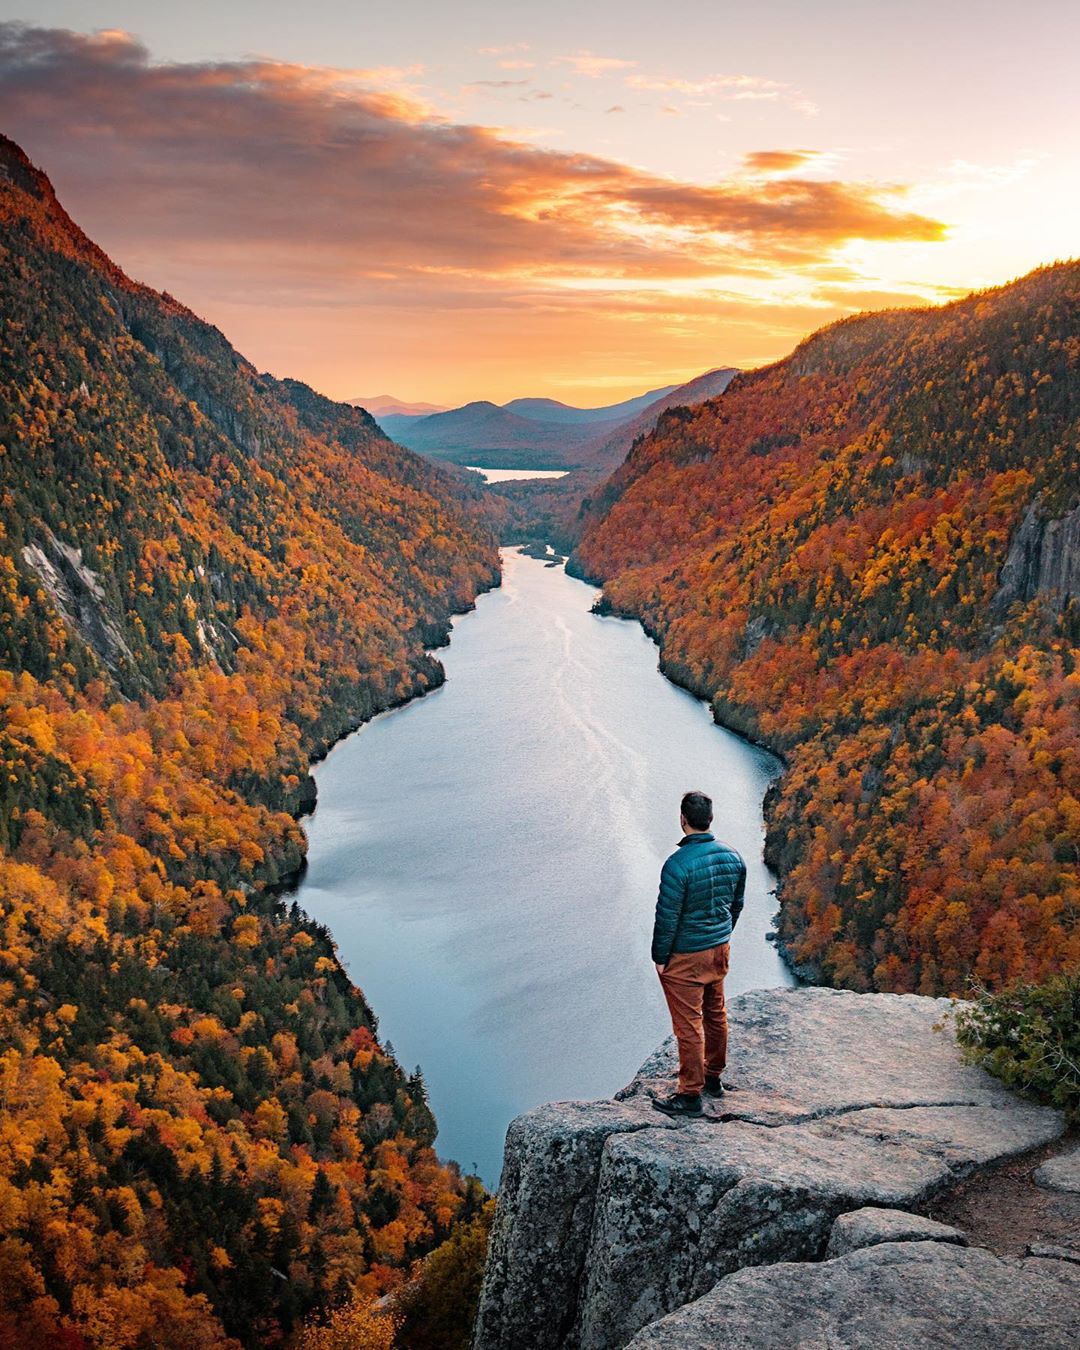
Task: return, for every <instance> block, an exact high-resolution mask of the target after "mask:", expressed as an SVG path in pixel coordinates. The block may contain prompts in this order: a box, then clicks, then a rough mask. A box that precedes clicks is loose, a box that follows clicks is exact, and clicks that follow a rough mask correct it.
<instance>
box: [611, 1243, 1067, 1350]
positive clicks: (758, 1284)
mask: <svg viewBox="0 0 1080 1350" xmlns="http://www.w3.org/2000/svg"><path fill="white" fill-rule="evenodd" d="M1078 1343H1080V1266H1076V1265H1074V1264H1072V1263H1071V1262H1068V1261H1059V1260H1055V1259H1053V1258H1045V1257H1038V1258H1036V1257H1029V1258H1028V1259H1027V1260H1012V1261H1008V1260H1002V1259H1001V1258H999V1257H996V1256H994V1255H993V1254H992V1253H991V1252H988V1251H985V1250H983V1249H982V1248H978V1247H973V1248H963V1247H953V1246H946V1245H945V1244H943V1243H940V1242H890V1243H885V1244H883V1245H880V1246H875V1247H867V1248H863V1249H862V1250H860V1251H856V1252H851V1253H850V1254H849V1255H847V1256H843V1257H841V1258H840V1259H839V1260H836V1261H825V1262H822V1263H820V1264H800V1265H794V1264H784V1265H776V1266H769V1267H768V1268H767V1269H764V1270H742V1271H739V1272H738V1273H737V1274H735V1275H730V1276H728V1278H727V1279H725V1280H721V1281H720V1283H719V1284H718V1285H716V1287H715V1288H714V1289H712V1290H711V1291H710V1292H709V1293H708V1294H706V1295H705V1296H704V1297H703V1298H700V1299H698V1300H697V1301H696V1302H695V1303H691V1304H688V1305H687V1306H686V1307H685V1308H682V1309H680V1310H679V1311H678V1312H676V1313H674V1314H673V1315H671V1316H670V1317H664V1318H661V1319H660V1320H659V1321H658V1322H654V1323H653V1324H652V1326H650V1327H648V1328H647V1329H646V1330H644V1331H643V1332H641V1334H640V1335H638V1336H635V1337H634V1339H633V1340H632V1341H631V1342H630V1346H631V1350H652V1347H654V1346H663V1347H664V1350H701V1348H702V1347H704V1346H724V1347H725V1348H726V1350H790V1347H792V1346H815V1347H817V1346H821V1347H824V1346H828V1347H829V1348H830V1350H883V1347H888V1346H910V1347H928V1346H932V1347H934V1350H973V1347H981V1346H986V1347H991V1346H993V1347H994V1350H1069V1348H1070V1347H1075V1346H1076V1345H1077V1344H1078Z"/></svg>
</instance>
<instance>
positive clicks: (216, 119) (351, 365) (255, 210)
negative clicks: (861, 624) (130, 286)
mask: <svg viewBox="0 0 1080 1350" xmlns="http://www.w3.org/2000/svg"><path fill="white" fill-rule="evenodd" d="M0 20H2V21H3V22H2V23H0V130H3V131H4V132H6V133H7V134H8V135H10V136H12V137H14V138H15V139H16V140H17V141H19V142H20V144H22V146H23V147H24V149H26V151H27V152H28V153H29V154H30V156H31V158H32V159H34V160H35V162H37V163H38V164H40V165H41V166H42V167H43V168H44V169H46V171H47V172H48V173H49V174H50V176H51V177H52V179H53V182H54V183H55V185H56V188H57V191H58V192H59V194H60V197H61V200H62V201H63V202H64V204H65V206H67V208H68V209H69V211H70V212H71V213H72V214H73V215H74V216H75V218H76V219H77V220H78V221H79V223H80V224H82V225H83V227H84V228H85V229H86V230H87V231H88V232H89V233H90V234H91V235H92V236H93V237H94V238H95V239H96V240H97V241H98V242H99V243H100V244H102V245H103V247H105V248H106V249H107V251H108V252H109V253H111V254H112V255H113V257H114V258H115V259H116V260H117V261H118V262H119V263H120V264H121V265H122V266H123V267H124V268H125V269H126V270H127V271H128V272H130V273H131V274H133V275H134V276H136V277H137V278H139V279H140V280H143V281H147V282H149V283H150V284H152V285H154V286H157V287H160V288H162V289H166V290H169V291H171V292H173V293H174V294H175V295H177V296H178V297H179V298H180V299H182V300H183V301H184V302H185V303H187V304H189V305H190V306H191V307H192V308H193V309H195V310H196V311H198V312H199V313H200V314H202V315H204V316H205V317H206V318H208V319H210V320H211V321H212V322H214V323H216V324H218V325H219V326H220V327H221V328H222V329H223V330H224V331H225V333H226V334H227V335H228V337H229V338H230V339H231V340H232V341H233V343H234V344H235V345H236V346H237V347H238V348H239V349H240V350H241V351H243V352H244V353H245V355H247V356H248V357H250V358H251V359H252V360H253V361H254V362H255V363H256V364H257V365H259V366H260V367H261V368H263V369H267V370H270V371H272V372H273V373H274V374H276V375H285V374H288V375H294V376H297V377H299V378H301V379H305V380H307V381H309V382H310V383H312V384H313V385H315V386H316V387H317V388H319V389H321V390H322V391H324V392H325V393H328V394H330V395H332V396H335V397H351V396H354V395H375V394H381V393H392V394H394V395H396V396H398V397H401V398H405V399H423V400H427V401H430V402H438V403H445V404H455V403H460V402H464V401H466V400H468V399H473V398H491V399H494V400H496V401H499V402H502V401H504V400H506V399H509V398H513V397H515V396H518V395H548V396H551V397H555V398H561V399H564V400H566V401H569V402H575V403H586V404H588V403H604V402H610V401H612V400H614V399H616V398H621V397H625V396H628V395H631V394H634V393H638V392H640V391H641V390H643V389H646V388H649V387H651V386H655V385H660V384H670V383H675V382H680V381H682V380H684V379H687V378H690V377H691V376H693V375H696V374H698V373H699V372H701V371H703V370H706V369H708V368H710V367H713V366H718V365H738V366H750V365H757V364H760V363H762V362H763V361H767V360H770V359H772V358H775V357H777V356H781V355H783V354H784V353H785V352H786V351H788V350H790V348H791V347H792V346H793V345H794V343H795V342H796V341H798V339H799V338H800V337H802V336H804V335H805V334H806V333H807V332H809V331H811V330H812V329H814V328H817V327H820V325H822V324H823V323H826V322H828V321H829V320H831V319H834V318H837V317H840V316H841V315H843V314H846V313H851V312H854V311H856V310H859V309H865V308H880V307H883V306H891V305H902V304H912V303H920V302H924V301H939V300H942V299H948V298H950V297H951V296H952V295H954V294H957V293H963V292H965V291H967V290H970V289H972V288H974V287H980V286H986V285H992V284H996V283H998V282H1002V281H1006V280H1009V279H1010V278H1012V277H1014V276H1017V275H1019V274H1021V273H1023V272H1025V271H1027V270H1029V269H1030V268H1031V267H1034V266H1036V265H1037V264H1039V263H1042V262H1049V261H1052V260H1054V259H1056V258H1064V257H1071V256H1075V255H1076V254H1077V252H1080V135H1078V131H1080V115H1078V114H1080V94H1078V81H1077V76H1076V60H1077V57H1076V53H1077V51H1078V50H1080V5H1078V4H1076V3H1075V2H1074V0H1069V2H1068V3H1067V2H1066V0H1031V3H1028V4H1026V5H1017V4H1015V0H1010V3H1008V4H1006V3H998V0H982V2H981V3H977V4H976V3H968V0H958V2H956V3H949V2H948V0H935V2H934V3H928V2H927V0H909V3H906V4H903V5H897V4H891V3H890V4H884V3H872V2H871V0H861V3H859V2H857V0H819V2H818V3H816V4H807V3H805V0H801V2H800V0H790V2H785V3H778V2H776V0H763V2H761V3H756V4H741V5H734V4H728V3H722V2H719V0H710V2H709V3H703V2H701V0H666V3H657V0H653V2H652V3H649V4H644V3H638V0H619V3H608V2H607V0H605V2H603V3H596V2H595V0H593V2H592V3H590V0H576V3H570V2H569V0H546V3H544V4H543V5H535V6H534V5H527V4H521V5H511V4H506V3H505V2H504V3H496V0H485V2H483V3H468V0H461V2H459V3H457V4H454V5H449V4H446V3H442V2H440V3H427V2H425V3H416V0H399V2H398V3H397V4H396V5H394V6H391V5H389V4H385V3H380V4H377V5H376V4H369V3H363V2H362V0H352V2H351V3H338V2H337V0H309V3H307V4H298V3H296V2H295V0H291V2H290V3H287V4H285V3H278V0H259V2H258V3H255V2H254V0H252V2H251V3H248V0H216V2H215V3H213V4H210V3H182V2H178V3H173V4H156V3H148V0H137V2H128V0H110V2H107V3H98V0H33V4H32V5H31V4H30V3H29V0H22V3H15V4H12V3H9V2H8V0H0Z"/></svg>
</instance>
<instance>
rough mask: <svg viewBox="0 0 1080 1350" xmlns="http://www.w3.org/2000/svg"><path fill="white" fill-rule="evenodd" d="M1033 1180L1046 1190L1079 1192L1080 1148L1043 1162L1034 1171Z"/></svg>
mask: <svg viewBox="0 0 1080 1350" xmlns="http://www.w3.org/2000/svg"><path fill="white" fill-rule="evenodd" d="M1035 1182H1036V1184H1037V1185H1039V1186H1045V1187H1046V1188H1047V1190H1051V1191H1068V1192H1069V1193H1070V1194H1080V1148H1074V1149H1073V1150H1072V1151H1071V1152H1069V1153H1062V1154H1060V1155H1059V1156H1058V1157H1056V1158H1050V1159H1049V1160H1048V1161H1046V1162H1044V1163H1043V1165H1042V1166H1041V1167H1040V1168H1039V1169H1038V1171H1037V1172H1036V1173H1035Z"/></svg>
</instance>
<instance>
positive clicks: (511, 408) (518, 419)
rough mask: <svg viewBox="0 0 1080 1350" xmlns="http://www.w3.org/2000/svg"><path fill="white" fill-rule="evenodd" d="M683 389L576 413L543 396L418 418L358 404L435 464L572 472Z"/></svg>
mask: <svg viewBox="0 0 1080 1350" xmlns="http://www.w3.org/2000/svg"><path fill="white" fill-rule="evenodd" d="M716 373H717V372H710V375H715V374H716ZM708 378H709V376H699V377H698V379H699V380H703V379H708ZM729 378H730V376H729ZM696 383H697V381H691V384H696ZM686 388H689V386H685V385H665V386H663V387H662V388H660V389H651V390H649V391H648V392H647V393H644V394H638V395H637V396H636V397H634V398H629V399H624V400H623V401H622V402H621V403H611V404H608V405H606V406H605V407H600V408H577V407H574V406H573V405H571V404H568V403H560V402H559V401H558V400H557V399H551V398H516V399H511V401H510V402H509V403H505V404H502V405H501V406H500V405H499V404H497V403H492V402H491V401H490V400H487V399H477V400H475V401H474V402H472V403H466V404H464V405H463V406H462V407H460V408H450V409H448V410H446V411H443V412H435V413H431V414H428V415H419V416H418V415H416V414H413V413H404V412H398V411H389V410H387V409H383V410H379V409H377V408H374V407H373V406H372V403H374V402H375V400H372V401H371V403H368V404H366V405H364V406H365V407H366V408H367V410H368V411H369V412H370V413H371V414H372V416H374V417H375V420H376V421H377V422H378V424H379V426H380V427H381V428H382V429H383V431H385V432H386V434H387V435H388V436H392V437H393V438H394V440H396V441H397V442H398V443H399V444H401V445H404V446H407V447H408V448H409V449H410V450H418V451H420V452H421V453H422V454H425V455H430V456H432V457H433V458H435V459H448V460H451V461H452V462H453V463H456V464H472V465H475V466H477V467H479V468H485V469H494V468H515V469H516V468H521V469H576V468H582V467H585V466H589V465H592V464H593V462H594V461H595V459H596V450H599V451H600V452H601V453H603V448H604V447H607V446H609V444H614V440H613V438H615V437H617V436H618V433H619V431H620V429H621V428H623V427H626V426H629V425H631V424H634V425H636V424H637V422H638V420H639V419H643V418H644V419H648V417H649V413H650V410H651V409H653V408H659V407H661V406H663V407H667V406H669V400H671V399H672V398H675V397H676V396H677V395H678V393H679V391H680V390H682V389H686ZM717 392H719V390H717ZM654 424H655V418H654V419H653V420H652V421H647V420H646V421H645V422H644V423H643V424H642V427H641V430H638V431H636V432H635V434H634V435H633V436H631V437H630V439H629V440H628V441H626V449H629V447H630V446H631V445H632V444H633V441H634V439H635V437H636V436H637V435H640V434H641V432H642V430H649V429H651V428H652V426H653V425H654ZM620 443H621V442H620ZM594 446H595V447H596V450H594V449H593V447H594ZM585 447H589V448H588V449H586V448H585ZM610 453H611V452H610V451H608V458H604V459H603V460H602V461H601V462H602V463H603V464H604V466H605V467H609V468H611V467H614V465H615V464H617V463H618V462H619V461H620V460H621V459H622V455H619V456H618V458H617V459H614V460H612V459H610ZM623 453H624V454H625V451H624V452H623Z"/></svg>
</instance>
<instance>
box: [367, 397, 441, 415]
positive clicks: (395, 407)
mask: <svg viewBox="0 0 1080 1350" xmlns="http://www.w3.org/2000/svg"><path fill="white" fill-rule="evenodd" d="M345 402H346V403H351V404H352V406H353V407H354V408H363V409H364V410H365V412H369V413H370V414H371V415H372V417H374V416H375V415H376V414H377V413H380V414H387V413H394V414H400V415H404V416H406V417H426V416H427V415H428V413H437V412H445V411H446V404H445V403H410V402H409V401H408V400H407V399H403V398H396V397H395V396H394V395H393V394H376V395H375V396H374V398H364V397H363V395H361V394H357V395H356V397H355V398H347V399H346V400H345Z"/></svg>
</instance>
